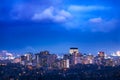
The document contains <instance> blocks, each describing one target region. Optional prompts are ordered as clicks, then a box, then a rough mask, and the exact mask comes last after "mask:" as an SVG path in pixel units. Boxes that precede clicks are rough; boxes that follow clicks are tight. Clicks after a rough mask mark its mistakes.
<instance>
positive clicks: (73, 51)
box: [69, 47, 79, 54]
mask: <svg viewBox="0 0 120 80" xmlns="http://www.w3.org/2000/svg"><path fill="white" fill-rule="evenodd" d="M69 53H70V54H74V53H79V51H78V48H73V47H72V48H70V51H69Z"/></svg>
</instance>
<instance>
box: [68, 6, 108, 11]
mask: <svg viewBox="0 0 120 80" xmlns="http://www.w3.org/2000/svg"><path fill="white" fill-rule="evenodd" d="M109 8H110V7H104V6H96V5H89V6H81V5H71V6H69V10H70V11H93V10H106V9H109Z"/></svg>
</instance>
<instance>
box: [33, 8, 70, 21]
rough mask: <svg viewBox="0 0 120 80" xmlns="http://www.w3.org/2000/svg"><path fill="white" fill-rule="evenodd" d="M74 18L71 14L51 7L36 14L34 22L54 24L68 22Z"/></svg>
mask: <svg viewBox="0 0 120 80" xmlns="http://www.w3.org/2000/svg"><path fill="white" fill-rule="evenodd" d="M71 17H72V15H71V13H69V12H68V11H65V10H58V9H55V8H54V7H49V8H47V9H45V10H43V11H42V12H39V13H35V14H34V15H33V17H32V20H37V21H41V20H51V21H53V22H66V21H67V20H69V19H70V18H71Z"/></svg>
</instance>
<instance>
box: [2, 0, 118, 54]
mask: <svg viewBox="0 0 120 80" xmlns="http://www.w3.org/2000/svg"><path fill="white" fill-rule="evenodd" d="M119 4H120V0H0V51H2V50H7V51H9V52H13V53H25V52H39V51H41V50H49V51H50V52H51V53H56V54H63V53H68V50H69V48H70V47H78V48H79V51H80V52H82V53H92V54H97V52H98V51H105V52H106V53H108V54H110V53H112V52H114V51H117V50H120V24H119V23H120V16H119V14H120V5H119Z"/></svg>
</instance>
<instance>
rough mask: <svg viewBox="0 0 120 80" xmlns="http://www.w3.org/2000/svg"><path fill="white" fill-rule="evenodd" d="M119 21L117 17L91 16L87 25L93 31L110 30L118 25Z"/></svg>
mask: <svg viewBox="0 0 120 80" xmlns="http://www.w3.org/2000/svg"><path fill="white" fill-rule="evenodd" d="M117 24H118V21H117V20H115V19H110V20H106V19H103V18H100V17H97V18H90V19H89V20H88V23H87V25H88V26H89V28H90V29H91V31H93V32H97V31H100V32H109V31H111V30H114V28H116V27H117Z"/></svg>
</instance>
